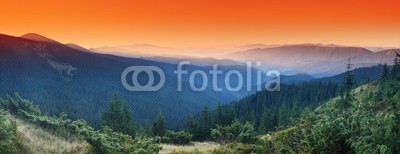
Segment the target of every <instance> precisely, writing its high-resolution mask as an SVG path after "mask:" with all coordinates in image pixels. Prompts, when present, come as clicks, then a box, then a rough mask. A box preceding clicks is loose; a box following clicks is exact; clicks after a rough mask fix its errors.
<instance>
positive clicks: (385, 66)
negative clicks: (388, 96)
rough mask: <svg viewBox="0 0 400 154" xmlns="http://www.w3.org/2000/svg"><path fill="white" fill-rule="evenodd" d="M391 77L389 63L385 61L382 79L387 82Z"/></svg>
mask: <svg viewBox="0 0 400 154" xmlns="http://www.w3.org/2000/svg"><path fill="white" fill-rule="evenodd" d="M388 78H389V69H388V66H387V64H386V63H385V65H383V70H382V76H381V79H380V80H381V81H382V82H385V81H386V80H388Z"/></svg>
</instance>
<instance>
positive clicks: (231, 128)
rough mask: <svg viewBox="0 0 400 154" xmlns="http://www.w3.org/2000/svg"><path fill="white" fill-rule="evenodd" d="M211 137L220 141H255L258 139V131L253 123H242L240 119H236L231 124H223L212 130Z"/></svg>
mask: <svg viewBox="0 0 400 154" xmlns="http://www.w3.org/2000/svg"><path fill="white" fill-rule="evenodd" d="M211 137H212V138H213V140H214V141H217V142H219V143H222V144H224V143H229V142H242V143H253V142H255V141H257V138H256V132H255V130H254V127H253V125H252V124H251V123H249V122H246V123H244V124H243V123H241V122H240V121H239V120H237V119H236V120H234V121H233V123H232V124H231V125H228V126H221V125H217V128H215V129H212V130H211Z"/></svg>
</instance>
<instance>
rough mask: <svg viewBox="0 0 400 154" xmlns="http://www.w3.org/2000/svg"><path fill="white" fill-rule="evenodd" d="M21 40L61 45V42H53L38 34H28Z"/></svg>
mask: <svg viewBox="0 0 400 154" xmlns="http://www.w3.org/2000/svg"><path fill="white" fill-rule="evenodd" d="M21 38H24V39H29V40H34V41H41V42H47V43H57V44H59V42H57V41H55V40H52V39H50V38H47V37H45V36H43V35H39V34H36V33H28V34H25V35H22V36H21Z"/></svg>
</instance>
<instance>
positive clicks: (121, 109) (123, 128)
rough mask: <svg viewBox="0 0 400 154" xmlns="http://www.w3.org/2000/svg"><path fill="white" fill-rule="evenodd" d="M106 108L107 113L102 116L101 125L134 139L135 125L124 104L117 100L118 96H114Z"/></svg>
mask: <svg viewBox="0 0 400 154" xmlns="http://www.w3.org/2000/svg"><path fill="white" fill-rule="evenodd" d="M108 106H109V107H108V111H107V112H104V113H103V115H102V120H103V121H102V122H103V125H104V126H107V127H109V128H110V129H112V130H113V131H116V132H121V133H125V134H128V135H130V136H132V137H135V123H134V122H133V119H132V113H131V112H130V110H129V107H128V105H127V104H126V102H125V101H123V100H121V99H120V98H118V95H116V94H115V95H114V97H113V98H112V99H111V101H110V102H109V105H108Z"/></svg>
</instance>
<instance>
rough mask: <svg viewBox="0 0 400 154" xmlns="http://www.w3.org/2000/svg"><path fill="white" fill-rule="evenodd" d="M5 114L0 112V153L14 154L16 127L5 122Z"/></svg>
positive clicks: (7, 121) (15, 149)
mask: <svg viewBox="0 0 400 154" xmlns="http://www.w3.org/2000/svg"><path fill="white" fill-rule="evenodd" d="M6 114H7V113H6V112H5V111H4V110H0V153H15V152H16V151H17V145H18V143H17V138H16V136H17V126H16V125H15V124H14V123H12V122H11V121H9V120H7V117H6Z"/></svg>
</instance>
